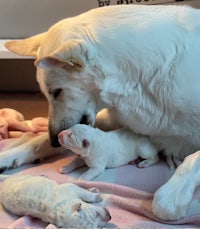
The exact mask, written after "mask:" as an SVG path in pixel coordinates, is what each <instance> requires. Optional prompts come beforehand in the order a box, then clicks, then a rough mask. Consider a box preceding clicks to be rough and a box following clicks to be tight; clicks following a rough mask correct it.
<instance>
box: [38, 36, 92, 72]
mask: <svg viewBox="0 0 200 229" xmlns="http://www.w3.org/2000/svg"><path fill="white" fill-rule="evenodd" d="M87 59H88V51H87V48H86V47H85V45H84V44H83V43H82V42H80V41H74V40H70V41H66V42H65V43H64V44H61V45H60V46H59V47H58V48H57V49H56V50H55V51H54V52H53V53H52V54H50V55H49V56H46V57H43V58H41V59H39V60H36V61H35V65H36V66H37V67H39V68H43V69H51V68H55V67H63V68H65V69H66V70H68V71H81V70H82V69H83V68H84V67H85V63H86V61H87Z"/></svg>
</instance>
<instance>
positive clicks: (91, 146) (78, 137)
mask: <svg viewBox="0 0 200 229" xmlns="http://www.w3.org/2000/svg"><path fill="white" fill-rule="evenodd" d="M97 138H101V131H100V130H99V129H97V128H93V127H91V126H88V125H83V124H76V125H74V126H73V127H71V128H69V129H67V130H63V131H61V132H60V133H59V134H58V140H59V143H60V144H61V145H62V146H63V147H64V148H67V149H70V150H71V151H73V152H74V153H76V154H78V155H79V156H83V157H86V156H87V157H88V156H89V157H91V159H92V157H93V155H94V154H96V152H97V150H96V149H95V147H96V148H100V146H98V143H99V142H101V141H96V139H97ZM95 156H96V155H95ZM94 159H96V158H94Z"/></svg>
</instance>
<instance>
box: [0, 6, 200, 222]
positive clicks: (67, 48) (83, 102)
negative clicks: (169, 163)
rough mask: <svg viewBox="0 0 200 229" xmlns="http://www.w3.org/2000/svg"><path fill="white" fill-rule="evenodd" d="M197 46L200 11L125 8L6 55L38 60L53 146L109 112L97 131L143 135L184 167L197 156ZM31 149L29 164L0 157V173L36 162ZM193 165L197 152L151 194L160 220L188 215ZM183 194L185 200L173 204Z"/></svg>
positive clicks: (18, 44) (95, 13)
mask: <svg viewBox="0 0 200 229" xmlns="http://www.w3.org/2000/svg"><path fill="white" fill-rule="evenodd" d="M199 40H200V10H198V9H193V8H190V7H186V6H139V5H138V6H137V5H135V6H134V5H129V6H110V7H104V8H99V9H94V10H91V11H89V12H86V13H84V14H81V15H79V16H77V17H73V18H69V19H65V20H62V21H60V22H58V23H57V24H55V25H54V26H52V27H51V28H50V29H49V30H48V32H45V33H43V34H39V35H37V36H33V37H31V38H28V39H25V40H22V41H14V42H10V43H7V45H6V47H7V48H8V49H10V50H12V51H14V52H16V53H18V54H22V55H30V56H34V57H35V58H36V62H35V65H36V66H37V80H38V82H39V84H40V87H41V90H42V91H43V93H44V94H45V96H46V97H47V99H48V101H49V134H50V141H51V145H52V146H59V142H58V133H59V132H60V131H62V130H64V129H67V128H70V127H71V126H73V125H75V124H77V123H84V124H90V125H94V123H95V117H96V115H97V113H98V112H99V111H101V110H102V109H103V108H107V111H106V112H104V118H103V117H102V116H99V118H98V117H97V120H96V125H97V126H98V125H99V124H101V128H102V129H106V128H107V129H108V128H110V129H115V128H116V127H119V126H121V127H125V128H128V129H130V130H133V132H135V133H137V134H142V135H147V136H149V137H150V139H151V141H152V143H153V144H154V145H155V146H156V147H157V148H158V149H159V150H164V151H165V152H166V155H168V156H173V157H174V158H178V159H181V160H183V159H184V158H185V157H186V156H187V155H189V154H192V153H194V152H195V151H196V150H198V149H199V148H200V141H199V138H200V99H199V98H200V77H199V76H200V61H199V56H200V42H199ZM105 114H106V115H105ZM103 119H104V120H105V121H103ZM43 140H44V139H43ZM123 140H124V138H122V139H121V141H122V142H121V143H122V144H123ZM44 141H47V140H44ZM109 143H110V144H111V145H113V143H112V142H110V139H109V141H108V142H107V143H106V145H107V146H108V145H109ZM34 144H37V142H36V141H35V142H34ZM29 148H31V158H30V157H28V153H27V154H26V156H24V157H23V156H22V154H20V156H18V155H16V152H13V151H12V156H9V155H8V154H4V153H3V154H1V156H0V165H1V167H3V168H4V167H6V168H7V167H12V165H13V160H14V158H17V159H18V158H19V157H20V160H16V163H14V165H15V166H19V165H20V164H22V163H27V162H30V161H31V160H34V159H36V158H38V151H39V152H40V149H38V148H36V149H35V148H34V147H33V145H31V144H29ZM104 150H105V151H106V150H107V148H105V149H104ZM18 151H19V150H18ZM35 151H36V153H35ZM51 152H52V151H51ZM47 154H48V150H46V152H45V153H43V155H42V156H46V155H47ZM193 157H194V158H196V157H199V152H197V153H196V154H194V155H191V156H189V157H188V158H187V159H186V160H185V161H184V163H183V164H182V166H180V167H178V169H177V171H176V173H175V175H174V176H173V177H172V178H171V179H170V181H169V182H167V183H166V184H164V186H163V187H161V189H159V190H158V191H157V192H156V193H155V197H154V202H153V212H154V213H155V214H156V215H157V216H158V217H160V218H162V219H171V220H173V219H178V218H181V217H182V216H184V215H185V214H186V210H187V207H188V204H189V203H190V200H191V196H192V195H191V191H192V192H193V190H194V187H196V186H197V185H198V182H197V179H190V178H189V177H192V176H194V173H195V171H196V168H198V167H199V160H196V161H193V160H192V158H193ZM191 161H192V163H193V164H192V165H193V166H194V167H191V166H190V163H191ZM188 164H189V165H188ZM186 173H188V174H189V175H187V178H185V177H184V176H186ZM181 174H182V175H181ZM189 179H190V183H189V184H190V185H191V187H190V186H189V185H188V184H187V182H188V180H189ZM174 183H178V184H179V186H178V187H174V186H173V184H174ZM181 191H183V192H184V196H182V198H177V196H179V193H180V192H181ZM166 197H167V198H166ZM169 200H170V201H169Z"/></svg>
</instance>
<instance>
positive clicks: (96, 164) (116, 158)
mask: <svg viewBox="0 0 200 229" xmlns="http://www.w3.org/2000/svg"><path fill="white" fill-rule="evenodd" d="M58 141H59V142H60V144H61V145H62V146H63V147H64V148H66V149H69V150H71V151H73V152H74V153H76V154H77V155H79V156H80V157H76V158H75V159H74V160H72V161H71V163H69V164H68V165H66V166H65V167H63V168H62V170H61V172H62V173H69V172H71V171H73V170H75V169H77V168H80V167H81V166H83V165H84V164H86V165H87V166H88V167H89V170H88V171H87V172H85V173H84V174H82V175H81V176H80V179H84V180H91V179H93V178H95V177H96V176H98V175H100V174H101V173H102V172H103V171H104V169H105V168H114V167H117V166H120V165H125V164H127V163H129V162H131V161H134V160H136V159H138V157H141V158H142V159H144V160H142V161H140V162H139V163H138V167H140V168H145V167H148V166H150V165H153V164H155V163H156V162H157V161H158V160H159V157H158V150H157V149H156V148H155V146H154V145H153V144H152V143H151V142H150V140H149V139H148V138H147V137H145V136H141V135H136V134H133V133H132V132H131V131H130V130H127V129H119V130H114V131H109V132H104V131H102V130H100V129H98V128H92V127H90V126H87V125H83V124H76V125H74V126H73V127H71V128H69V129H67V130H63V131H61V132H60V133H59V134H58ZM105 149H106V150H105Z"/></svg>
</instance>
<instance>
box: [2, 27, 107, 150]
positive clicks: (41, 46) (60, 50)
mask: <svg viewBox="0 0 200 229" xmlns="http://www.w3.org/2000/svg"><path fill="white" fill-rule="evenodd" d="M90 45H91V44H89V43H88V42H86V41H84V39H82V40H79V39H71V38H70V39H66V38H64V35H63V34H62V33H61V32H58V31H57V30H56V31H53V32H52V31H51V30H50V31H49V32H47V33H43V34H39V35H37V36H33V37H30V38H27V39H24V40H20V41H11V42H8V43H7V44H6V47H7V48H8V49H9V50H11V51H13V52H15V53H18V54H20V55H28V56H33V57H35V58H36V61H35V65H36V67H37V81H38V82H39V85H40V88H41V91H42V92H43V93H44V95H45V96H46V98H47V100H48V102H49V135H50V141H51V145H52V146H54V147H57V146H59V142H58V137H57V135H58V133H59V132H60V131H62V130H64V129H67V128H69V127H71V126H73V125H74V124H77V123H82V124H88V125H93V124H94V122H95V117H96V114H97V112H98V111H100V110H101V109H102V108H104V106H105V105H104V103H103V102H102V101H101V99H100V95H99V94H100V89H99V88H98V86H97V84H98V83H100V81H101V80H102V78H101V76H99V75H101V73H100V71H101V70H100V68H99V67H98V63H97V61H96V59H95V57H94V56H95V54H94V53H93V52H94V50H93V48H92V47H90ZM97 75H98V77H96V76H97ZM97 81H98V82H97Z"/></svg>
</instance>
